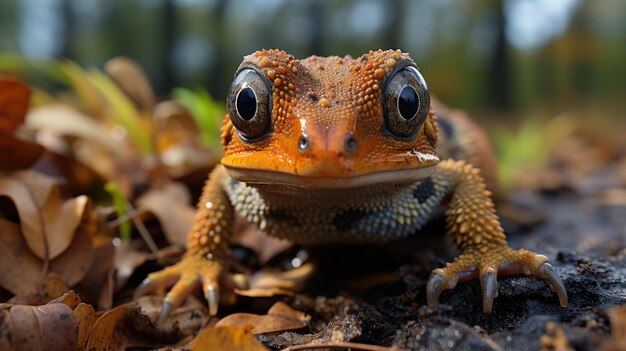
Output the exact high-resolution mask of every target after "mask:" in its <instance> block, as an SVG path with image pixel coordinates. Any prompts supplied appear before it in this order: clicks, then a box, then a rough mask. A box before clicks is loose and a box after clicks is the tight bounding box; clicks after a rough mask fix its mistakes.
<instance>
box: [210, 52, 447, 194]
mask: <svg viewBox="0 0 626 351" xmlns="http://www.w3.org/2000/svg"><path fill="white" fill-rule="evenodd" d="M227 105H228V115H226V117H225V119H224V126H223V127H222V143H223V145H224V148H225V154H224V157H223V158H222V164H223V165H224V166H225V167H226V170H227V171H228V173H229V174H230V175H231V176H232V177H234V178H236V179H238V180H240V181H244V182H247V183H266V184H273V183H277V184H286V185H295V186H304V187H319V188H351V187H360V186H367V185H372V184H380V183H408V182H414V181H418V180H421V179H424V178H426V177H428V176H429V175H430V174H431V173H432V172H433V170H434V168H435V165H436V164H437V163H438V161H439V158H438V157H437V155H436V152H435V144H436V141H437V130H436V126H435V123H434V120H433V119H434V115H433V113H432V112H431V111H430V97H429V94H428V89H427V87H426V83H425V81H424V79H423V78H422V76H421V74H420V73H419V71H418V70H417V67H416V66H415V63H414V62H413V60H411V59H410V58H409V56H408V54H405V53H401V52H400V51H391V50H388V51H381V50H378V51H376V52H372V51H370V52H369V53H368V54H365V55H363V56H361V57H359V58H357V59H353V58H351V57H343V58H341V57H337V56H331V57H317V56H311V57H309V58H307V59H304V60H302V61H299V60H296V59H295V58H294V57H293V56H291V55H289V54H287V53H285V52H284V51H279V50H270V51H266V50H263V51H257V52H255V53H254V54H252V55H249V56H246V57H245V58H244V60H243V62H242V64H241V65H240V66H239V69H238V70H237V73H236V75H235V79H234V80H233V83H232V84H231V86H230V89H229V91H228V98H227Z"/></svg>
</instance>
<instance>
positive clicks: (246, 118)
mask: <svg viewBox="0 0 626 351" xmlns="http://www.w3.org/2000/svg"><path fill="white" fill-rule="evenodd" d="M227 103H228V113H229V114H228V115H227V116H226V117H225V119H224V126H223V128H222V143H223V145H224V148H225V154H224V157H223V159H222V165H221V166H218V167H216V169H215V170H214V171H213V172H212V173H211V175H210V177H209V179H208V181H207V183H206V185H205V188H204V192H203V194H202V197H201V199H200V202H199V205H198V212H197V214H196V217H195V220H194V224H193V228H192V230H191V232H190V234H189V242H188V248H187V253H186V254H185V256H184V257H183V259H182V261H181V262H180V263H178V264H176V265H174V266H172V267H168V268H166V269H165V270H163V271H161V272H157V273H152V274H151V275H150V276H149V277H148V278H147V279H146V281H145V282H144V283H143V284H142V286H141V287H140V288H139V289H138V292H139V293H144V292H147V291H151V290H155V289H158V288H161V287H164V286H166V285H167V284H170V283H171V282H173V281H176V284H175V285H174V287H173V289H172V290H171V291H170V292H169V294H168V295H167V296H166V302H165V306H164V310H163V312H164V315H166V314H167V313H168V312H169V310H170V309H171V308H172V307H175V306H177V305H179V304H180V303H181V302H182V300H183V299H184V298H185V297H186V296H187V295H188V294H189V292H190V291H191V290H192V289H193V288H195V287H197V286H198V284H201V285H202V286H203V289H204V292H205V296H206V297H207V300H208V301H209V306H210V311H211V313H212V314H214V313H215V312H216V311H217V302H218V301H217V300H218V296H219V294H218V291H219V289H218V288H219V286H220V285H221V284H224V283H223V282H224V281H225V280H224V279H223V278H224V277H225V276H227V274H226V273H224V272H225V271H227V269H225V267H226V266H227V265H228V262H229V258H228V241H229V240H228V239H229V236H230V234H231V231H232V227H233V217H234V212H238V213H240V214H241V215H243V216H244V217H245V218H247V220H248V221H250V222H252V223H256V224H257V225H258V226H259V227H260V228H261V229H262V230H263V231H265V232H267V233H268V234H270V235H274V236H277V237H280V238H284V239H288V240H291V241H294V242H296V243H302V244H319V243H329V242H384V241H388V240H393V239H397V238H400V237H403V236H406V235H410V234H413V233H415V232H416V231H417V230H418V229H419V228H420V227H421V226H422V225H423V224H424V223H425V222H426V221H427V220H428V219H429V217H430V216H431V214H432V212H433V211H434V209H436V208H437V206H439V205H440V204H441V202H442V201H443V200H444V198H446V199H449V202H448V203H447V206H448V210H447V212H446V217H447V223H448V234H449V235H451V236H452V237H453V238H454V241H455V243H456V244H457V246H458V247H459V249H460V251H461V253H460V255H459V256H458V257H457V258H456V259H455V260H454V261H453V262H452V263H449V264H447V265H446V266H445V267H444V268H438V269H435V270H434V271H433V273H432V274H431V277H430V279H429V282H428V286H427V298H428V302H429V304H434V303H436V302H437V300H438V298H439V295H440V294H441V292H443V291H444V290H446V289H452V288H454V286H455V285H456V283H457V282H458V281H459V280H461V281H462V280H468V279H471V278H473V277H476V276H478V278H479V279H480V282H481V287H482V291H483V310H484V311H485V313H490V312H491V309H492V305H493V299H494V297H495V295H496V291H497V282H496V277H497V276H498V275H519V274H526V275H532V276H535V277H538V278H542V279H544V280H546V281H547V282H548V283H549V284H550V286H551V288H552V289H553V290H555V291H556V293H557V295H558V296H559V300H560V303H561V305H562V306H566V305H567V294H566V292H565V289H564V287H563V285H562V283H561V282H560V280H559V278H558V276H557V275H556V272H555V270H554V268H553V267H552V266H551V265H550V264H549V263H548V259H547V257H545V256H543V255H538V254H535V253H533V252H529V251H526V250H512V249H511V248H509V247H508V245H507V243H506V237H505V235H504V232H503V230H502V227H501V226H500V222H499V220H498V217H497V215H496V213H495V209H494V205H493V202H492V200H491V199H490V192H489V191H488V190H487V189H486V185H485V181H484V180H483V176H481V171H480V170H479V169H480V168H482V169H483V170H484V173H485V174H486V175H488V179H493V177H492V176H491V174H492V173H491V171H492V170H491V167H490V165H491V163H490V162H491V160H490V159H489V157H490V154H489V152H488V147H485V143H486V140H485V139H484V135H482V134H481V133H480V132H479V131H478V130H477V129H476V128H475V127H474V126H473V125H472V124H471V122H469V121H468V120H466V119H461V120H459V121H455V120H454V119H447V118H446V119H441V120H439V121H437V117H435V114H434V113H433V112H432V110H431V109H430V96H429V94H428V90H427V87H426V83H425V82H424V80H423V78H422V76H421V75H420V73H419V72H418V70H417V68H416V66H415V63H414V62H413V61H412V60H411V59H410V58H409V56H408V55H407V54H404V53H401V52H400V51H380V50H379V51H377V52H370V53H369V54H365V55H363V56H361V57H359V58H358V59H352V58H350V57H345V58H340V57H326V58H322V57H316V56H312V57H309V58H307V59H305V60H302V61H298V60H296V59H295V58H294V57H293V56H290V55H288V54H287V53H285V52H282V51H278V50H271V51H265V50H264V51H260V52H256V53H254V54H252V55H249V56H247V57H246V58H245V59H244V61H243V63H242V64H241V66H240V67H239V70H238V72H237V75H236V77H235V80H234V81H233V83H232V85H231V87H230V90H229V94H228V101H227ZM438 124H440V128H441V129H442V130H443V132H444V133H442V134H443V135H444V136H445V138H443V139H445V141H446V143H445V145H443V148H442V149H443V150H444V153H445V154H447V156H453V157H455V158H464V159H465V160H454V159H446V160H443V161H440V157H439V156H438V154H437V153H436V143H437V140H438ZM472 137H476V138H477V139H475V140H473V139H472ZM443 156H445V155H443ZM468 162H471V163H468ZM472 164H474V165H476V166H478V167H479V168H477V167H475V166H472ZM222 286H223V285H222Z"/></svg>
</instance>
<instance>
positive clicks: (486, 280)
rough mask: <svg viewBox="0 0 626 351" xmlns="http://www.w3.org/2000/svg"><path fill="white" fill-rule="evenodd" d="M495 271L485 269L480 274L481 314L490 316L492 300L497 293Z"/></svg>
mask: <svg viewBox="0 0 626 351" xmlns="http://www.w3.org/2000/svg"><path fill="white" fill-rule="evenodd" d="M496 275H497V274H496V270H495V269H493V268H491V267H490V268H487V269H485V270H484V271H483V272H481V274H480V289H481V290H482V293H483V312H484V313H485V314H491V311H492V310H493V300H494V299H495V297H496V294H497V293H498V280H497V278H496Z"/></svg>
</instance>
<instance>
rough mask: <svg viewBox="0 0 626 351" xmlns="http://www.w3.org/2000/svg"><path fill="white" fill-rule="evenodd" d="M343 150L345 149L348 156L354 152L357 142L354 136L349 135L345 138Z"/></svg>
mask: <svg viewBox="0 0 626 351" xmlns="http://www.w3.org/2000/svg"><path fill="white" fill-rule="evenodd" d="M344 148H345V149H346V152H348V153H350V154H351V153H354V152H355V151H356V148H357V141H356V137H355V136H354V134H352V133H350V134H349V135H348V136H347V137H346V140H345V141H344Z"/></svg>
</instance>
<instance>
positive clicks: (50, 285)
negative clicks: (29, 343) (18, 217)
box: [0, 219, 93, 307]
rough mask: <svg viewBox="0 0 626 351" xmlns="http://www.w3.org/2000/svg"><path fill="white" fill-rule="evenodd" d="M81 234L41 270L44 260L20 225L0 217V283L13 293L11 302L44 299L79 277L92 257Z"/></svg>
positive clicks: (43, 301)
mask: <svg viewBox="0 0 626 351" xmlns="http://www.w3.org/2000/svg"><path fill="white" fill-rule="evenodd" d="M83 235H84V233H81V234H79V235H78V236H77V237H76V240H74V242H73V243H72V245H70V250H67V251H66V252H65V253H63V254H62V255H61V256H59V257H57V258H56V259H55V260H53V261H52V262H51V263H50V267H49V269H48V270H44V268H45V267H44V261H43V260H41V259H39V258H38V257H36V256H35V255H34V254H33V253H32V252H31V251H30V250H29V248H28V246H27V245H26V241H25V240H24V236H23V235H22V233H21V231H20V226H19V225H18V224H16V223H13V222H10V221H7V220H5V219H0V286H2V287H3V288H5V289H7V290H8V291H10V292H11V293H12V294H13V295H15V296H14V297H13V298H12V299H11V302H12V303H21V304H41V303H45V302H46V301H48V300H50V298H55V297H57V296H61V295H63V294H64V293H65V292H67V291H68V290H69V288H68V285H74V284H76V283H77V282H78V281H80V280H82V279H83V277H84V274H85V273H86V269H85V267H89V266H91V263H92V261H93V253H92V251H93V250H92V249H91V247H90V241H89V238H88V237H87V236H86V235H84V237H83ZM73 247H78V248H79V249H80V250H82V251H81V252H77V250H78V249H76V250H75V249H72V248H73ZM17 269H19V271H17ZM68 282H71V284H70V283H68ZM70 307H71V306H70Z"/></svg>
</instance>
